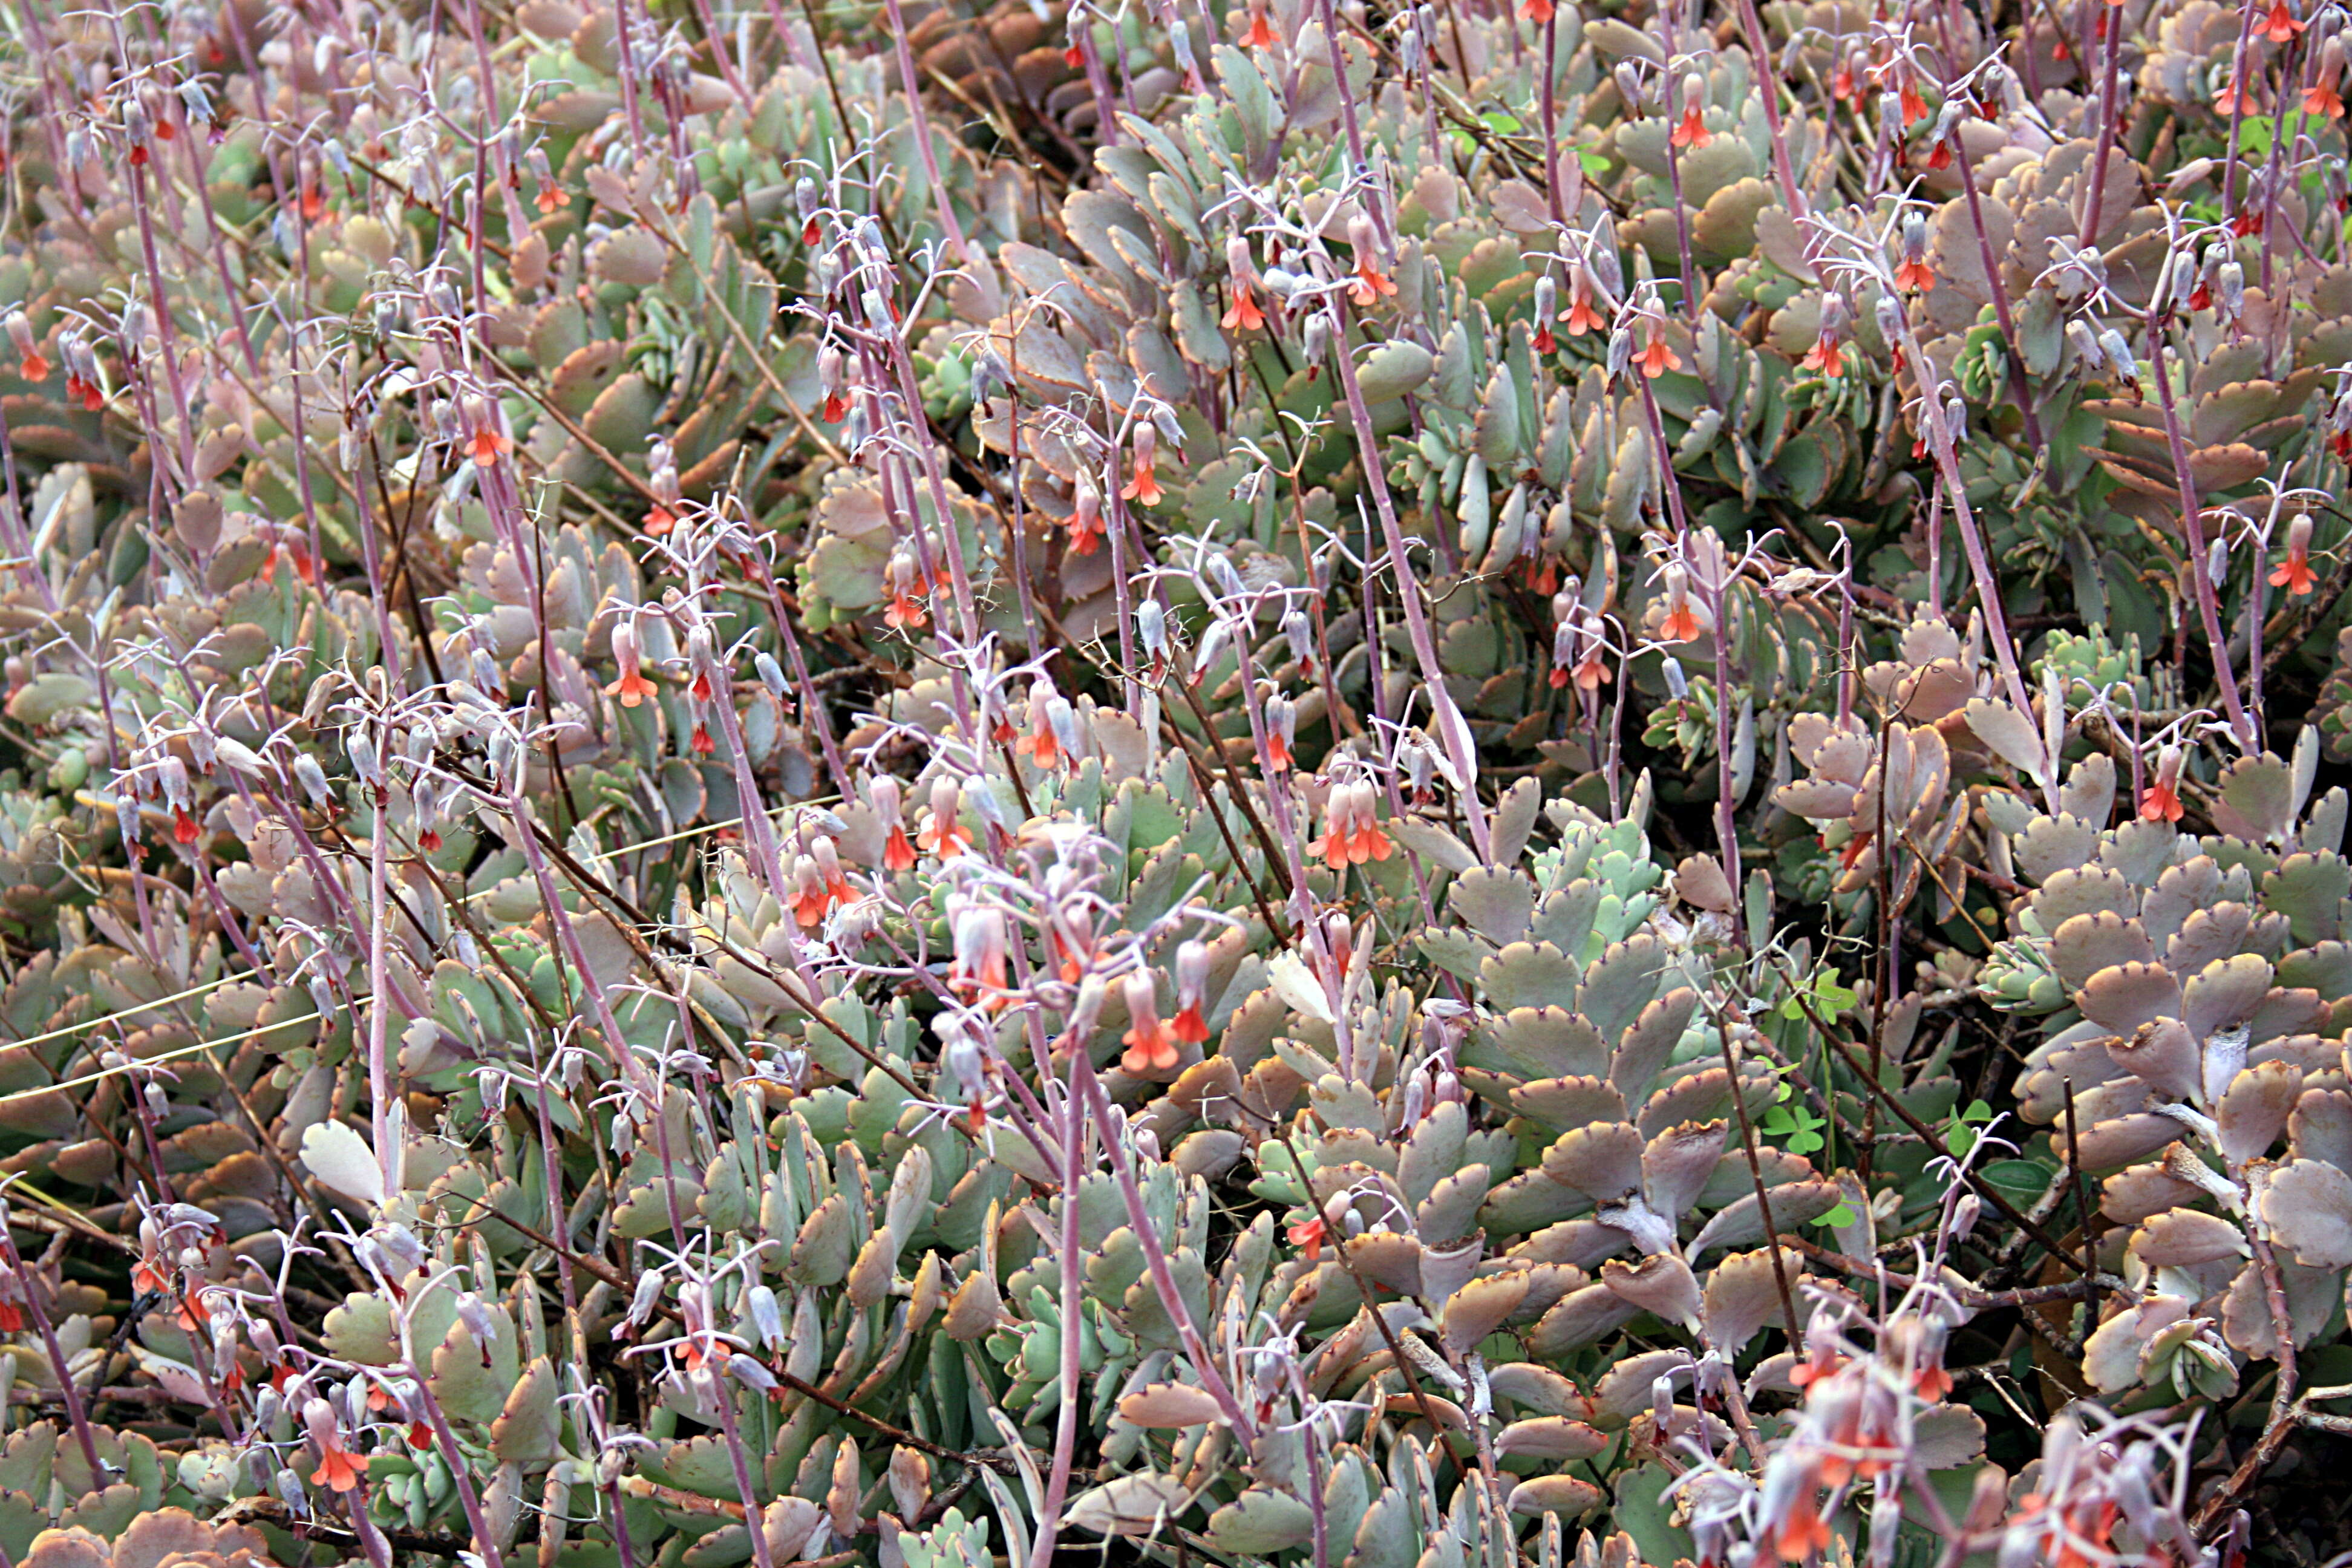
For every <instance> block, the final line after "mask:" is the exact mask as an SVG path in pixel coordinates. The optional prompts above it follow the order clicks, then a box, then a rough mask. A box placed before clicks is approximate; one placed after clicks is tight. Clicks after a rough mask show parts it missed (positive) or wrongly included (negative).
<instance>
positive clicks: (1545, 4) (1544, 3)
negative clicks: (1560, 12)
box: [1519, 0, 1552, 27]
mask: <svg viewBox="0 0 2352 1568" xmlns="http://www.w3.org/2000/svg"><path fill="white" fill-rule="evenodd" d="M1519 15H1520V16H1525V17H1526V18H1527V19H1528V21H1530V22H1533V23H1534V24H1535V25H1536V26H1538V27H1540V26H1543V25H1544V24H1545V23H1546V22H1549V21H1550V20H1551V18H1552V4H1551V0H1527V4H1526V5H1523V6H1521V7H1520V9H1519Z"/></svg>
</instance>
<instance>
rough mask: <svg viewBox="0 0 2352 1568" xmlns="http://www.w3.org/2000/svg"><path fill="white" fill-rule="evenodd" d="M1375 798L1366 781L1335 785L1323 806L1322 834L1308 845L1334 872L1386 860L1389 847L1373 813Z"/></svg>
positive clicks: (1308, 851)
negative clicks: (1327, 801) (1373, 861)
mask: <svg viewBox="0 0 2352 1568" xmlns="http://www.w3.org/2000/svg"><path fill="white" fill-rule="evenodd" d="M1377 799H1378V797H1377V795H1375V793H1374V791H1373V789H1372V786H1371V785H1370V784H1337V785H1334V786H1333V787H1332V790H1331V799H1330V801H1329V803H1328V805H1325V807H1324V808H1323V809H1324V824H1323V837H1320V838H1318V839H1317V840H1316V841H1315V842H1314V843H1312V844H1310V845H1308V846H1307V853H1308V854H1309V855H1313V856H1316V857H1318V858H1320V859H1321V860H1322V862H1323V863H1324V864H1325V865H1327V866H1328V867H1330V868H1331V869H1333V870H1334V871H1344V870H1346V869H1347V868H1349V867H1350V866H1361V865H1364V864H1365V863H1366V862H1368V861H1372V860H1385V859H1387V858H1389V855H1390V853H1391V848H1392V846H1391V844H1390V843H1389V836H1388V835H1387V834H1386V833H1385V832H1383V831H1382V830H1381V825H1380V822H1379V819H1378V818H1377V817H1375V816H1373V811H1374V808H1375V803H1376V801H1377Z"/></svg>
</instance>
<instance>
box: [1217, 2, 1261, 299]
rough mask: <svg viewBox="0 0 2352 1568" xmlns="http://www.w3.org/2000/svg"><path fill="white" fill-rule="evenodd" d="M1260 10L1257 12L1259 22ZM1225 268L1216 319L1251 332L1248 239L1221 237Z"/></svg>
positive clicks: (1252, 274) (1252, 271) (1252, 272)
mask: <svg viewBox="0 0 2352 1568" xmlns="http://www.w3.org/2000/svg"><path fill="white" fill-rule="evenodd" d="M1263 21H1264V14H1263V13H1262V12H1261V13H1260V22H1261V24H1262V23H1263ZM1225 270H1226V271H1227V272H1229V273H1231V274H1232V275H1233V280H1234V302H1233V304H1232V305H1231V306H1230V307H1229V308H1228V309H1227V310H1226V311H1225V313H1224V316H1223V318H1222V320H1221V321H1220V323H1219V324H1220V325H1222V326H1223V328H1224V329H1225V331H1229V332H1234V331H1241V332H1254V331H1257V329H1258V328H1260V327H1263V326H1265V311H1264V310H1259V309H1258V307H1257V296H1256V295H1255V294H1254V293H1252V292H1251V291H1250V286H1251V285H1252V284H1253V283H1255V281H1256V280H1257V268H1256V265H1255V263H1254V262H1252V261H1251V259H1250V248H1249V241H1248V240H1246V239H1244V238H1243V237H1241V236H1240V235H1237V234H1236V235H1234V236H1232V237H1229V238H1227V239H1226V241H1225Z"/></svg>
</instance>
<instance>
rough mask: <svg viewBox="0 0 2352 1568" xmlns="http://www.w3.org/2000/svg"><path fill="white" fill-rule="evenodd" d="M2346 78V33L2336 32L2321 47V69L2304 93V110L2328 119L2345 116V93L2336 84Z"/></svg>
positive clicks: (2337, 118) (2306, 112)
mask: <svg viewBox="0 0 2352 1568" xmlns="http://www.w3.org/2000/svg"><path fill="white" fill-rule="evenodd" d="M2343 79H2344V35H2343V34H2341V33H2337V34H2336V35H2335V36H2334V37H2330V38H2329V39H2328V40H2327V42H2326V43H2325V44H2322V45H2321V46H2320V47H2319V69H2318V71H2317V73H2316V74H2315V76H2314V77H2313V78H2312V81H2311V86H2310V87H2309V88H2308V89H2305V92H2304V95H2303V111H2304V112H2305V114H2316V115H2319V116H2320V117H2321V118H2323V119H2326V120H2341V119H2343V118H2344V95H2343V94H2342V93H2340V92H2338V91H2337V90H2336V84H2337V83H2338V82H2340V81H2342V80H2343Z"/></svg>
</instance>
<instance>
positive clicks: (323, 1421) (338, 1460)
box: [302, 1399, 367, 1492]
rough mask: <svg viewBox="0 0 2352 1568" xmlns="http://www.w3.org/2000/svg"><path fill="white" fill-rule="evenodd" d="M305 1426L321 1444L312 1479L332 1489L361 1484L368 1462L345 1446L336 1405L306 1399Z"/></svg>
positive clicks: (313, 1438) (303, 1411)
mask: <svg viewBox="0 0 2352 1568" xmlns="http://www.w3.org/2000/svg"><path fill="white" fill-rule="evenodd" d="M302 1425H303V1426H305V1427H306V1428H307V1429H308V1430H309V1432H310V1441H312V1442H313V1443H316V1444H317V1445H318V1446H319V1468H317V1469H315V1470H313V1471H311V1472H310V1479H311V1480H312V1481H313V1482H314V1483H315V1484H317V1485H319V1486H322V1487H325V1488H326V1489H328V1490H330V1491H338V1492H347V1491H350V1490H352V1489H353V1488H355V1487H357V1486H358V1485H359V1484H360V1481H361V1479H362V1478H363V1477H364V1476H365V1475H366V1474H367V1463H366V1461H365V1460H363V1459H360V1458H356V1457H355V1456H353V1454H352V1451H351V1450H350V1449H348V1448H346V1447H343V1438H342V1433H341V1430H340V1428H339V1427H338V1426H337V1423H336V1421H335V1407H334V1406H333V1405H329V1404H328V1403H327V1402H326V1401H325V1400H323V1399H311V1400H309V1401H307V1402H305V1404H304V1405H303V1406H302Z"/></svg>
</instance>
